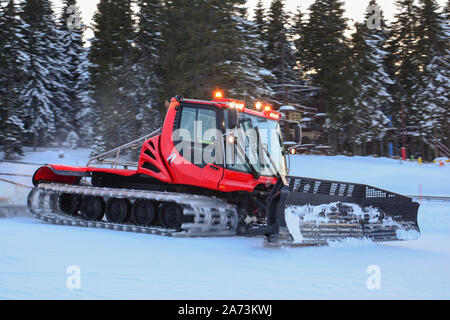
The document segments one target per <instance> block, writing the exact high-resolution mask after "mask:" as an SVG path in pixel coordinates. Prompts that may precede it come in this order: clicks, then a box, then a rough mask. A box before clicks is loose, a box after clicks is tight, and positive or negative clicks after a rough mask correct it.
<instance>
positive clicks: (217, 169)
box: [209, 164, 220, 171]
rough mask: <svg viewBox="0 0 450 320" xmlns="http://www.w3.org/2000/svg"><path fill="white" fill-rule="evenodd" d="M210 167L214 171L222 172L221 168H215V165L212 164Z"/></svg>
mask: <svg viewBox="0 0 450 320" xmlns="http://www.w3.org/2000/svg"><path fill="white" fill-rule="evenodd" d="M209 167H210V168H211V169H213V170H216V171H219V170H220V168H219V167H218V166H215V165H213V164H210V165H209Z"/></svg>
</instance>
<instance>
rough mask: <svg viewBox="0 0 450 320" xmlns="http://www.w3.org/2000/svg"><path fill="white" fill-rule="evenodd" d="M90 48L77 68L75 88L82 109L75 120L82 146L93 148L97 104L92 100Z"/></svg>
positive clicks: (85, 51) (86, 50) (83, 54)
mask: <svg viewBox="0 0 450 320" xmlns="http://www.w3.org/2000/svg"><path fill="white" fill-rule="evenodd" d="M89 50H90V47H86V48H84V50H83V52H82V54H81V56H80V64H79V65H78V67H77V71H76V72H77V74H78V81H77V83H76V86H75V92H76V93H77V96H78V99H80V103H81V109H79V110H78V113H77V114H76V115H75V120H76V121H77V123H78V126H79V129H78V132H79V136H80V146H83V147H92V145H93V138H94V133H95V129H94V126H95V119H96V115H95V103H94V100H93V99H92V95H93V94H92V92H93V90H92V86H91V73H90V71H89V70H90V68H91V63H90V61H89Z"/></svg>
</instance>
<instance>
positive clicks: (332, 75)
mask: <svg viewBox="0 0 450 320" xmlns="http://www.w3.org/2000/svg"><path fill="white" fill-rule="evenodd" d="M309 11H310V15H309V19H308V21H307V22H306V23H305V25H304V32H303V37H302V39H303V41H301V48H302V50H303V63H304V65H305V72H307V73H309V74H311V78H312V84H313V86H314V87H318V88H319V90H318V91H316V92H315V94H314V97H313V100H312V103H313V105H314V106H316V107H318V108H319V110H320V111H321V112H326V113H328V114H329V122H328V129H329V135H328V137H329V144H330V145H331V146H332V147H333V148H334V149H335V151H337V152H343V151H346V150H347V149H348V147H347V146H346V143H347V142H348V141H347V140H348V132H349V130H350V127H351V119H352V103H353V92H352V90H351V83H350V80H349V79H350V77H351V75H352V73H351V70H350V67H351V63H350V49H349V47H348V41H347V39H346V37H345V31H346V30H347V19H346V18H344V16H343V15H344V8H343V2H342V1H340V0H316V1H315V2H314V3H313V4H312V5H311V7H310V8H309Z"/></svg>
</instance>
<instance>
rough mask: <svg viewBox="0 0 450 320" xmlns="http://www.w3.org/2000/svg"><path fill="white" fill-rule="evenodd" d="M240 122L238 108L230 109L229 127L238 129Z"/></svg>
mask: <svg viewBox="0 0 450 320" xmlns="http://www.w3.org/2000/svg"><path fill="white" fill-rule="evenodd" d="M238 124H239V114H238V111H237V109H235V108H233V109H231V108H230V109H228V129H231V130H233V129H236V128H237V127H238Z"/></svg>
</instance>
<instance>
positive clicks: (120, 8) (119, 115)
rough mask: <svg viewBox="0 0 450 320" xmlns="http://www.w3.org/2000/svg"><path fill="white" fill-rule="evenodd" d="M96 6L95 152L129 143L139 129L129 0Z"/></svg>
mask: <svg viewBox="0 0 450 320" xmlns="http://www.w3.org/2000/svg"><path fill="white" fill-rule="evenodd" d="M97 8H98V10H97V12H96V14H95V15H94V35H95V37H94V39H92V42H91V49H90V53H89V58H90V61H91V63H92V66H91V68H90V72H91V80H92V83H91V84H92V99H93V100H94V101H95V111H94V113H95V114H96V115H97V116H98V119H95V129H96V132H95V141H94V150H93V151H94V153H97V152H101V151H105V149H109V148H113V147H115V146H117V145H120V144H123V143H126V142H128V141H129V140H130V139H133V138H135V136H136V135H137V132H138V130H139V128H138V127H139V125H138V121H136V120H137V119H136V115H137V114H138V112H139V110H138V109H137V105H136V82H135V77H134V72H135V70H134V69H133V68H134V59H135V50H134V48H133V43H134V30H133V28H134V27H133V24H134V22H133V18H132V11H131V0H101V1H100V3H99V4H98V6H97Z"/></svg>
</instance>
